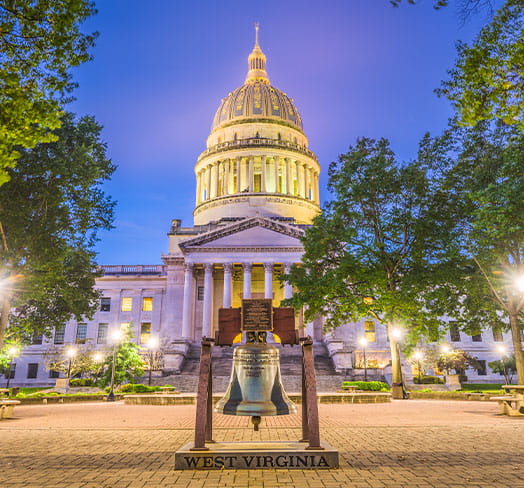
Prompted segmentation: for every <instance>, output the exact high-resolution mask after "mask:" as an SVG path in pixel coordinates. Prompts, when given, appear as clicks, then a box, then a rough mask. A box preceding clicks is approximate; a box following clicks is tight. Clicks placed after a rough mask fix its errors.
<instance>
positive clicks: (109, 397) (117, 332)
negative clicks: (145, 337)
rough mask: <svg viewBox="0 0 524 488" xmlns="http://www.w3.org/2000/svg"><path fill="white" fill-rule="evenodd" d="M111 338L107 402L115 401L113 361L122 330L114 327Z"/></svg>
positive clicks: (114, 360)
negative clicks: (111, 348) (111, 359)
mask: <svg viewBox="0 0 524 488" xmlns="http://www.w3.org/2000/svg"><path fill="white" fill-rule="evenodd" d="M111 339H112V341H113V361H112V364H111V385H110V387H109V394H108V395H107V401H108V402H114V401H115V363H116V348H117V346H118V343H119V342H120V339H122V332H121V331H120V329H115V330H114V331H113V333H112V334H111Z"/></svg>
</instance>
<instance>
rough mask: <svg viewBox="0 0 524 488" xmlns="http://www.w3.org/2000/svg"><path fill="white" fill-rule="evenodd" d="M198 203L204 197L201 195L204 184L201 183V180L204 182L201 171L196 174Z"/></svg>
mask: <svg viewBox="0 0 524 488" xmlns="http://www.w3.org/2000/svg"><path fill="white" fill-rule="evenodd" d="M196 180H197V181H196V184H197V185H196V204H197V205H198V204H199V203H200V201H201V199H202V195H201V191H202V185H201V182H202V178H201V173H200V171H199V172H198V173H197V175H196Z"/></svg>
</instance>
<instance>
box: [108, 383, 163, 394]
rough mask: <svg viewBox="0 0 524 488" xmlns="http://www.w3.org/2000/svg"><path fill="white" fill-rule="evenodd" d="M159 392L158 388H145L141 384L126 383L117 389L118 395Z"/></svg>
mask: <svg viewBox="0 0 524 488" xmlns="http://www.w3.org/2000/svg"><path fill="white" fill-rule="evenodd" d="M159 390H160V388H159V387H158V386H147V385H143V384H142V383H127V384H125V385H122V386H120V388H118V391H119V392H120V393H149V392H152V391H159Z"/></svg>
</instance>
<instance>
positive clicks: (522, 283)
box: [515, 275, 524, 292]
mask: <svg viewBox="0 0 524 488" xmlns="http://www.w3.org/2000/svg"><path fill="white" fill-rule="evenodd" d="M515 286H516V288H517V290H518V291H521V292H524V275H521V276H518V277H517V278H515Z"/></svg>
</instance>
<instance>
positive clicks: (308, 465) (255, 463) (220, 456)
mask: <svg viewBox="0 0 524 488" xmlns="http://www.w3.org/2000/svg"><path fill="white" fill-rule="evenodd" d="M193 445H194V444H193V443H192V442H191V443H189V444H186V445H185V446H183V447H182V448H181V449H180V450H178V451H177V452H176V453H175V469H184V470H187V469H191V470H201V469H204V470H212V469H330V468H338V451H336V450H335V449H334V448H333V447H331V446H330V445H329V444H328V443H326V442H322V443H321V445H322V447H323V449H307V446H308V444H307V443H306V442H287V441H281V442H214V443H209V444H206V447H207V448H208V450H207V451H192V450H191V448H192V447H193Z"/></svg>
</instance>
